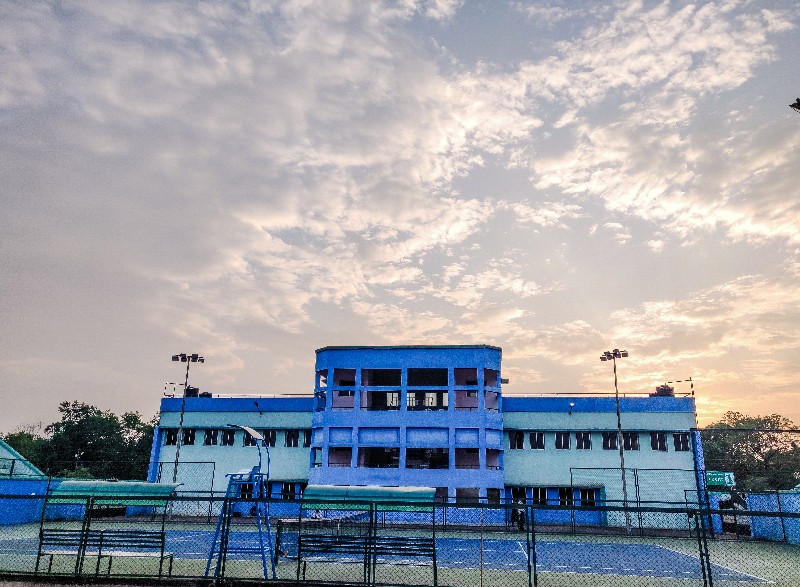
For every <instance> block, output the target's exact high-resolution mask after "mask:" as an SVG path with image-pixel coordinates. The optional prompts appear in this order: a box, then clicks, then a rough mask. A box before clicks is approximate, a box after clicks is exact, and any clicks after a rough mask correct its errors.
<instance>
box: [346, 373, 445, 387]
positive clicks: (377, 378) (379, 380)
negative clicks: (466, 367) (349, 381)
mask: <svg viewBox="0 0 800 587" xmlns="http://www.w3.org/2000/svg"><path fill="white" fill-rule="evenodd" d="M401 375H402V370H401V369H364V370H363V371H361V384H362V385H365V386H371V387H400V382H401ZM445 385H447V384H446V383H445Z"/></svg>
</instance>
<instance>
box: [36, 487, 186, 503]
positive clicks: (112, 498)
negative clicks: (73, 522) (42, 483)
mask: <svg viewBox="0 0 800 587" xmlns="http://www.w3.org/2000/svg"><path fill="white" fill-rule="evenodd" d="M176 487H177V485H172V484H167V483H147V482H145V481H62V482H61V483H60V484H59V485H57V486H56V487H54V488H53V489H51V490H50V492H49V493H48V494H47V502H48V503H85V502H86V500H87V499H88V498H89V497H91V498H92V499H93V500H94V503H95V504H96V505H113V506H124V505H160V506H163V505H166V503H167V501H169V499H170V498H171V497H172V495H173V494H174V493H175V488H176Z"/></svg>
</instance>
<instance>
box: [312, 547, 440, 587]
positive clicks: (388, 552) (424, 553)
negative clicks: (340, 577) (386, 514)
mask: <svg viewBox="0 0 800 587" xmlns="http://www.w3.org/2000/svg"><path fill="white" fill-rule="evenodd" d="M320 554H350V555H359V556H360V557H361V558H362V559H363V564H364V582H369V581H368V579H369V575H370V573H371V575H372V577H373V578H374V577H375V569H376V565H377V563H378V557H398V556H399V557H406V558H429V559H431V562H432V566H433V584H434V586H435V585H437V573H436V571H437V569H436V541H435V539H434V538H433V537H430V538H422V537H408V536H368V535H348V534H300V536H299V537H298V541H297V579H298V580H300V577H301V571H302V578H303V580H305V578H306V564H307V561H308V558H309V557H311V556H315V555H320Z"/></svg>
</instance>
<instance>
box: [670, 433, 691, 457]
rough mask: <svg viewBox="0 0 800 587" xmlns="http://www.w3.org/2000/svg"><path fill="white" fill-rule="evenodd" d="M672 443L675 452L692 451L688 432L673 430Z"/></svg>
mask: <svg viewBox="0 0 800 587" xmlns="http://www.w3.org/2000/svg"><path fill="white" fill-rule="evenodd" d="M672 443H673V447H674V448H675V452H691V450H692V448H691V441H690V439H689V433H688V432H673V433H672Z"/></svg>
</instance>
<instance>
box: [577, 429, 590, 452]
mask: <svg viewBox="0 0 800 587" xmlns="http://www.w3.org/2000/svg"><path fill="white" fill-rule="evenodd" d="M575 448H577V449H578V450H591V449H592V434H591V432H576V433H575Z"/></svg>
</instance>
